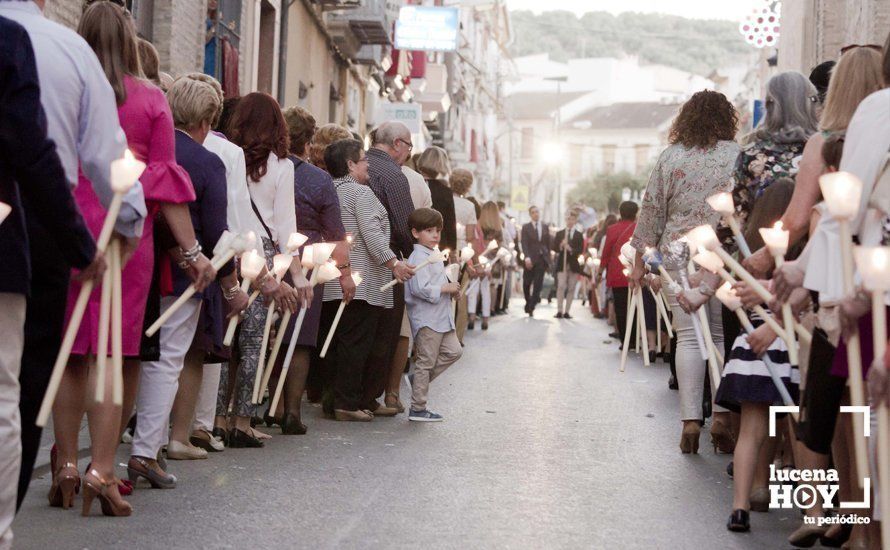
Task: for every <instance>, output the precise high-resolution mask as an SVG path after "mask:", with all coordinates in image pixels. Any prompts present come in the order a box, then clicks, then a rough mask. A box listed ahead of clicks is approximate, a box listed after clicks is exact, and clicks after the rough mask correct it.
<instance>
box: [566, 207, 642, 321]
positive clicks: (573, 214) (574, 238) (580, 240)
mask: <svg viewBox="0 0 890 550" xmlns="http://www.w3.org/2000/svg"><path fill="white" fill-rule="evenodd" d="M577 225H578V212H577V211H575V210H571V209H570V210H569V211H567V212H566V226H565V228H563V229H562V230H560V231H557V232H556V238H555V239H554V240H553V243H554V252H556V318H557V319H571V318H572V316H571V315H570V314H569V310H570V309H572V300H573V299H574V298H575V286H577V284H578V275H580V274H581V264H579V263H578V255H579V254H583V253H584V235H583V233H582V232H581V231H579V230H578V228H577V227H576V226H577ZM563 306H565V307H563ZM652 320H653V321H654V320H655V319H654V317H653V319H652ZM654 325H655V323H652V324H651V325H647V326H654Z"/></svg>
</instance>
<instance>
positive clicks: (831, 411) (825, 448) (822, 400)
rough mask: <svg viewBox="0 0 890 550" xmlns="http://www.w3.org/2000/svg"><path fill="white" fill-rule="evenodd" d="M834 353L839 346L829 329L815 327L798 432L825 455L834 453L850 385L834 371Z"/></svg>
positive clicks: (805, 441) (818, 451) (811, 448)
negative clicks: (842, 403)
mask: <svg viewBox="0 0 890 550" xmlns="http://www.w3.org/2000/svg"><path fill="white" fill-rule="evenodd" d="M834 353H835V347H834V346H832V345H831V342H829V341H828V337H827V336H826V334H825V331H823V330H822V329H821V328H817V329H816V330H814V331H813V344H812V346H811V347H810V364H809V368H808V369H807V383H806V386H805V387H806V389H805V390H804V392H803V402H802V403H801V414H800V423H799V424H798V425H797V436H798V437H799V438H800V439H801V440H802V441H803V443H804V445H806V446H807V447H808V448H809V449H810V450H811V451H813V452H816V453H820V454H823V455H827V454H829V453H831V440H832V439H833V438H834V427H835V425H836V424H837V417H838V414H840V407H841V400H842V399H843V397H844V387H845V386H846V385H847V380H846V379H845V378H839V377H837V376H833V375H832V374H831V364H832V362H833V361H834Z"/></svg>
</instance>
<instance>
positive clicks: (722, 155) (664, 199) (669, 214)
mask: <svg viewBox="0 0 890 550" xmlns="http://www.w3.org/2000/svg"><path fill="white" fill-rule="evenodd" d="M740 150H741V149H740V147H739V145H738V144H737V143H735V142H734V141H720V142H717V144H716V145H715V146H714V147H712V148H710V149H699V148H687V147H685V146H683V145H679V144H676V145H671V146H670V147H668V148H667V149H665V150H664V151H663V152H662V153H661V156H660V157H658V162H657V163H656V164H655V168H654V169H653V170H652V174H651V175H650V176H649V184H648V186H647V187H646V193H645V195H643V204H642V207H641V209H640V215H639V219H638V221H637V228H636V230H635V231H634V235H633V238H632V239H631V241H630V243H631V246H633V247H634V248H635V249H637V250H638V251H640V252H643V251H645V249H646V248H649V247H652V248H658V250H659V251H660V252H661V254H662V256H663V258H664V261H665V267H668V268H671V269H676V268H679V267H680V265H682V263H681V262H680V259H679V258H676V257H675V255H672V254H671V250H670V247H671V244H673V243H675V242H676V241H678V240H679V239H680V238H681V237H683V236H684V235H685V234H686V233H687V232H688V231H689V230H690V229H693V228H695V227H698V226H699V225H704V224H709V225H715V224H716V223H717V221H718V220H719V218H720V216H719V214H717V213H716V212H714V210H713V209H712V208H711V207H710V206H709V205H708V203H707V200H706V199H707V198H708V197H710V196H711V195H713V194H715V193H719V192H722V191H729V190H730V189H732V184H733V179H732V177H733V173H734V170H735V167H736V161H737V159H738V156H739V152H740Z"/></svg>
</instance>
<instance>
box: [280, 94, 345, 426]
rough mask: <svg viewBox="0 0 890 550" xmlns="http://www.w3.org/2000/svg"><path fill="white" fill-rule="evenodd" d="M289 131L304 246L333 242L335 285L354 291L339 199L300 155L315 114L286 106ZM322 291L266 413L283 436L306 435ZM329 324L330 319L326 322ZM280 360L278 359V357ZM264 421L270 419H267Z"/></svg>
mask: <svg viewBox="0 0 890 550" xmlns="http://www.w3.org/2000/svg"><path fill="white" fill-rule="evenodd" d="M284 118H285V121H286V122H287V126H288V132H289V133H290V153H291V155H290V159H291V161H292V162H293V163H294V203H295V207H296V213H297V230H298V231H299V232H300V233H302V234H304V235H306V236H307V237H309V240H308V241H307V242H306V244H315V243H318V242H328V243H331V242H336V243H337V248H336V249H335V250H334V254H333V255H332V257H333V259H334V261H335V262H336V263H337V267H338V268H339V269H340V272H341V275H340V284H341V286H342V287H343V288H344V289H353V290H349V292H353V291H354V286H353V283H352V277H351V272H350V269H349V249H348V245H347V243H346V231H345V230H344V229H343V222H342V220H341V219H340V200H339V199H338V198H337V192H336V190H335V189H334V184H333V181H332V180H331V176H330V175H329V174H328V173H327V172H325V171H324V170H322V169H321V168H318V167H316V166H313V165H312V164H310V163H309V162H307V161H306V160H305V159H306V158H307V156H308V154H309V143H310V141H312V137H313V135H314V134H315V118H313V116H312V115H311V114H310V113H309V112H308V111H306V110H305V109H302V108H300V107H291V108H290V109H287V110H286V111H285V112H284ZM323 297H324V293H323V292H316V293H315V295H314V298H313V301H312V307H310V308H309V311H307V312H306V318H305V320H304V322H303V326H302V328H301V329H300V335H299V337H298V338H297V348H296V350H295V351H294V356H293V358H292V359H291V364H290V368H289V369H288V374H287V379H286V380H285V385H284V400H283V401H284V409H283V414H276V413H279V411H270V413H271V414H272V415H274V416H275V417H277V418H278V419H280V422H279V423H280V424H281V433H282V434H305V433H306V426H305V425H304V424H303V423H302V421H301V416H300V402H301V400H302V397H303V390H304V389H305V387H306V378H307V376H308V374H309V365H310V362H311V361H312V356H313V351H314V350H315V348H316V346H317V345H318V343H319V339H318V336H319V334H318V333H319V330H318V329H319V325H320V322H321V312H322V298H323ZM293 326H294V323H293V322H292V323H291V324H290V326H288V328H287V331H288V334H286V338H285V341H289V339H290V333H291V332H292V331H293ZM326 326H330V322H328V323H327V324H326ZM281 360H282V361H283V358H282V359H281ZM276 385H277V381H271V382H270V385H269V392H270V394H271V393H272V392H273V391H274V390H275V386H276ZM267 421H270V422H275V421H276V420H271V419H269V418H267Z"/></svg>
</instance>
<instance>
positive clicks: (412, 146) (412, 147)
mask: <svg viewBox="0 0 890 550" xmlns="http://www.w3.org/2000/svg"><path fill="white" fill-rule="evenodd" d="M396 141H401V142H402V143H404V144H405V146H406V147H408V151H411V150H412V149H414V144H413V143H411V142H410V141H405V140H404V139H402V138H398V139H396Z"/></svg>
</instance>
